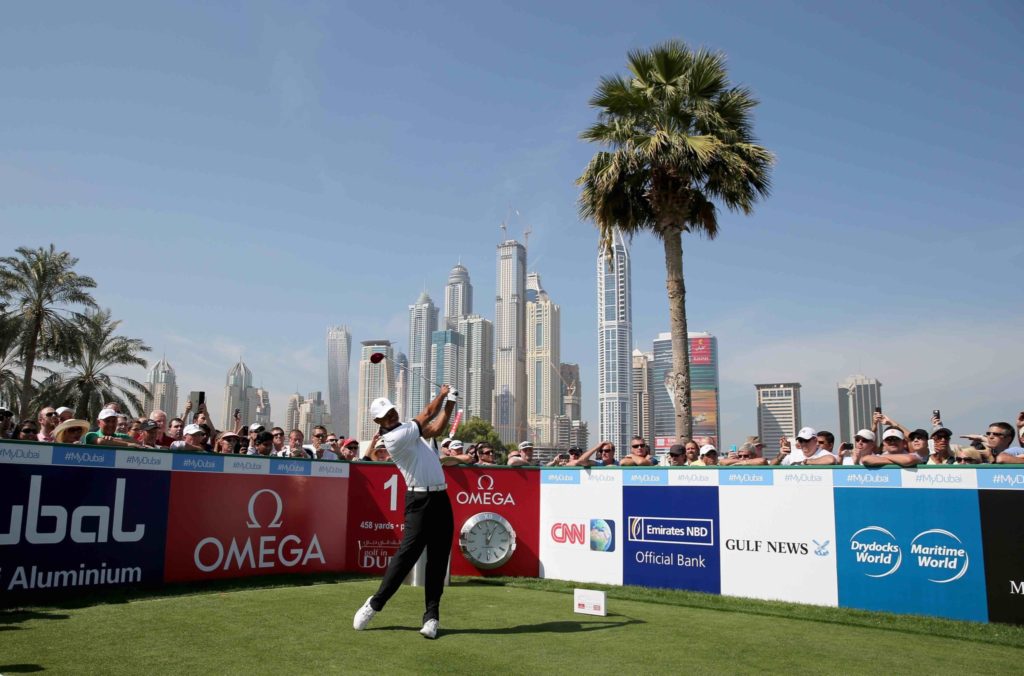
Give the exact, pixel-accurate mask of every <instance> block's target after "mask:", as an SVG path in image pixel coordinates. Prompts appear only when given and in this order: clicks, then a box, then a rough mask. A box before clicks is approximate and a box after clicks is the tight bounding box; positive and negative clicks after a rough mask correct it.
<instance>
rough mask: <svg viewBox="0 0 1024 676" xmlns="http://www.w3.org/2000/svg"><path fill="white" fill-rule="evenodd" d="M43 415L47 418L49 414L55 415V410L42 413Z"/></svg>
mask: <svg viewBox="0 0 1024 676" xmlns="http://www.w3.org/2000/svg"><path fill="white" fill-rule="evenodd" d="M43 415H45V416H46V417H47V418H49V417H51V416H55V415H57V412H56V411H50V412H49V413H44V414H43Z"/></svg>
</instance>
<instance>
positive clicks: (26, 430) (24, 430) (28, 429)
mask: <svg viewBox="0 0 1024 676" xmlns="http://www.w3.org/2000/svg"><path fill="white" fill-rule="evenodd" d="M21 433H22V434H39V430H34V429H32V428H31V427H22V428H21Z"/></svg>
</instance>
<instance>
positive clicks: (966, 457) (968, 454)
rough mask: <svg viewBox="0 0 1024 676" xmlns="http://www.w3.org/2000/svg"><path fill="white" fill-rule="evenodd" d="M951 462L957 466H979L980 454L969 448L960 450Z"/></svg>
mask: <svg viewBox="0 0 1024 676" xmlns="http://www.w3.org/2000/svg"><path fill="white" fill-rule="evenodd" d="M953 462H954V463H955V464H957V465H980V464H981V452H980V451H977V450H975V449H973V448H970V447H965V448H961V449H960V450H958V451H957V452H956V455H955V456H954V457H953Z"/></svg>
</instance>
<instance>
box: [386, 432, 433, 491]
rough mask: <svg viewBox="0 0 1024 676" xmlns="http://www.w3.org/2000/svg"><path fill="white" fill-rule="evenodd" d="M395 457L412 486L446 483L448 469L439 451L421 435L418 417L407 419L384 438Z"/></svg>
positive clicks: (410, 486) (403, 474) (408, 483)
mask: <svg viewBox="0 0 1024 676" xmlns="http://www.w3.org/2000/svg"><path fill="white" fill-rule="evenodd" d="M381 440H382V441H383V442H384V446H385V447H386V448H387V449H388V453H390V454H391V458H392V459H393V460H394V461H395V464H396V465H398V469H399V470H400V471H401V472H402V477H403V478H404V479H405V485H406V486H408V487H409V488H413V487H422V486H437V485H440V484H443V483H444V470H443V469H441V461H440V460H439V459H438V457H437V453H436V452H435V451H434V449H433V448H431V447H430V444H428V443H427V441H426V439H424V438H423V437H422V436H421V433H420V426H419V423H417V422H416V421H415V420H410V421H408V422H404V423H402V424H401V425H399V426H398V427H396V428H395V429H393V430H391V431H390V432H388V433H387V434H385V435H384V436H382V437H381Z"/></svg>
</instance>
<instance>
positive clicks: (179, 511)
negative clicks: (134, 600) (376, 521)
mask: <svg viewBox="0 0 1024 676" xmlns="http://www.w3.org/2000/svg"><path fill="white" fill-rule="evenodd" d="M347 505H348V481H345V480H339V479H331V478H317V477H309V476H305V477H296V476H266V475H260V476H256V475H240V474H207V473H199V472H196V473H192V472H175V473H174V474H173V476H172V477H171V494H170V517H169V519H168V523H167V551H166V554H165V561H164V579H165V580H166V581H167V582H181V581H190V580H208V579H215V578H229V577H246V576H249V575H270V574H275V573H316V572H326V571H341V570H343V569H344V567H345V548H346V546H345V542H346V532H345V531H346V524H345V511H346V508H347Z"/></svg>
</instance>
